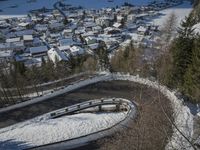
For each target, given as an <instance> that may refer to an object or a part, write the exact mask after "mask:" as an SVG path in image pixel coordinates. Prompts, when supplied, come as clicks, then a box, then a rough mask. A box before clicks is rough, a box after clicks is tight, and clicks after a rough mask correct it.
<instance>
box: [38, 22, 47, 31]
mask: <svg viewBox="0 0 200 150" xmlns="http://www.w3.org/2000/svg"><path fill="white" fill-rule="evenodd" d="M35 30H36V31H38V32H45V31H47V30H48V27H47V25H46V24H37V25H36V26H35Z"/></svg>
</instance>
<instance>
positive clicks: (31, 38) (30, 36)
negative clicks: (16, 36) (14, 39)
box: [23, 35, 33, 41]
mask: <svg viewBox="0 0 200 150" xmlns="http://www.w3.org/2000/svg"><path fill="white" fill-rule="evenodd" d="M23 40H24V41H32V40H33V36H32V35H23Z"/></svg>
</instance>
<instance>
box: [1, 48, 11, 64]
mask: <svg viewBox="0 0 200 150" xmlns="http://www.w3.org/2000/svg"><path fill="white" fill-rule="evenodd" d="M12 58H13V51H12V50H5V51H0V62H7V61H10V60H12Z"/></svg>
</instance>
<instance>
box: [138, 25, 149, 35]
mask: <svg viewBox="0 0 200 150" xmlns="http://www.w3.org/2000/svg"><path fill="white" fill-rule="evenodd" d="M137 32H138V33H139V34H141V35H145V34H147V32H148V29H147V28H145V27H144V26H140V27H139V28H138V29H137Z"/></svg>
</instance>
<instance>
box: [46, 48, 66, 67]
mask: <svg viewBox="0 0 200 150" xmlns="http://www.w3.org/2000/svg"><path fill="white" fill-rule="evenodd" d="M47 54H48V57H49V59H50V60H51V61H53V63H54V64H56V63H57V62H60V61H68V60H69V59H68V57H67V56H66V55H65V53H63V52H62V51H60V50H59V49H56V48H51V49H50V50H49V51H48V52H47Z"/></svg>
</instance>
